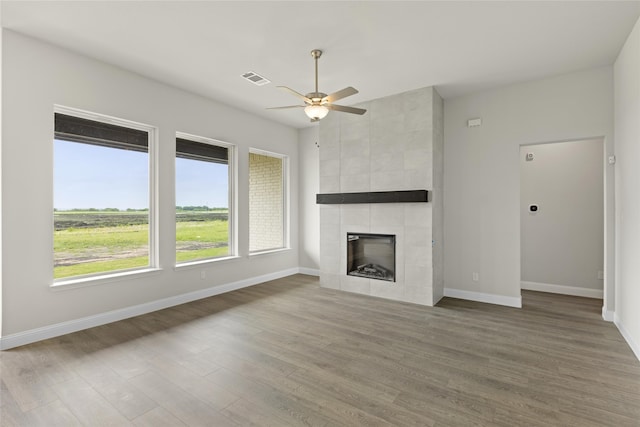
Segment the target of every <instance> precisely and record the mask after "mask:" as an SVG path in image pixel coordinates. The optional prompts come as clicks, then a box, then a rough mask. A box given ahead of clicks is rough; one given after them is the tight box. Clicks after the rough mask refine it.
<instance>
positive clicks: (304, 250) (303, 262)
mask: <svg viewBox="0 0 640 427" xmlns="http://www.w3.org/2000/svg"><path fill="white" fill-rule="evenodd" d="M319 129H320V127H319V124H316V125H315V126H312V127H309V128H306V129H300V130H299V131H298V155H299V159H298V165H299V168H300V195H299V198H298V199H299V201H300V206H299V207H298V214H299V216H300V231H299V233H298V234H299V236H300V242H299V244H300V267H301V268H303V269H306V270H307V271H306V272H307V273H314V274H320V207H319V206H318V205H317V204H316V194H318V193H319V192H320V184H319V177H320V175H319V169H318V168H319V167H320V148H319V144H318V143H319V141H320V139H319V138H320V136H319V134H318V131H319ZM303 271H304V270H303Z"/></svg>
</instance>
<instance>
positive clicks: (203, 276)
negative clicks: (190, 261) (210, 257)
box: [200, 270, 207, 280]
mask: <svg viewBox="0 0 640 427" xmlns="http://www.w3.org/2000/svg"><path fill="white" fill-rule="evenodd" d="M206 278H207V272H206V271H204V270H202V271H201V272H200V280H204V279H206Z"/></svg>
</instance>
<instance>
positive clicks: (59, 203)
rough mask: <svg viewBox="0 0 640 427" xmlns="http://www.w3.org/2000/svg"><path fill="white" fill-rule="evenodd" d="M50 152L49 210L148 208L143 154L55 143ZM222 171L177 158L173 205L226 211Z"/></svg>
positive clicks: (225, 177)
mask: <svg viewBox="0 0 640 427" xmlns="http://www.w3.org/2000/svg"><path fill="white" fill-rule="evenodd" d="M54 149H55V151H54V180H53V186H54V187H53V191H54V205H53V206H54V208H56V209H58V210H68V209H89V208H96V209H104V208H118V209H120V210H126V209H127V208H132V209H143V208H148V207H149V202H148V200H149V196H148V193H149V173H148V171H149V164H148V163H149V160H148V159H149V157H148V155H147V154H146V153H140V152H136V151H128V150H119V149H114V148H108V147H99V146H95V145H89V144H82V143H77V142H67V141H59V140H55V141H54ZM227 168H228V167H227V165H222V164H218V163H208V162H201V161H195V160H187V159H176V205H177V206H202V205H206V206H209V207H227V206H228V204H229V203H228V171H227ZM159 173H160V174H161V175H162V171H159ZM161 193H162V192H161ZM160 197H162V194H161V195H160Z"/></svg>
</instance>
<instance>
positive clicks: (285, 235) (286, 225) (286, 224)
mask: <svg viewBox="0 0 640 427" xmlns="http://www.w3.org/2000/svg"><path fill="white" fill-rule="evenodd" d="M249 154H260V155H262V156H270V157H275V158H278V159H280V160H282V199H283V200H282V204H283V206H282V217H283V218H282V244H283V246H282V247H279V248H270V249H263V250H259V251H249V256H253V255H262V254H269V253H274V252H281V251H286V250H289V249H291V242H290V234H291V233H290V218H291V215H290V212H289V211H290V208H291V202H290V200H291V195H290V194H289V188H290V185H289V156H288V155H286V154H281V153H276V152H273V151H267V150H262V149H259V148H249ZM249 173H250V171H248V173H247V178H248V175H249ZM249 215H251V212H250V211H249ZM249 223H251V219H250V218H249ZM249 239H251V231H249ZM249 247H251V242H249Z"/></svg>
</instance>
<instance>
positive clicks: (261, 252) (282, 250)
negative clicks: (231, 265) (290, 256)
mask: <svg viewBox="0 0 640 427" xmlns="http://www.w3.org/2000/svg"><path fill="white" fill-rule="evenodd" d="M290 250H291V248H278V249H267V250H264V251H256V252H250V253H249V256H250V257H253V256H258V255H268V254H277V253H280V252H286V251H290Z"/></svg>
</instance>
